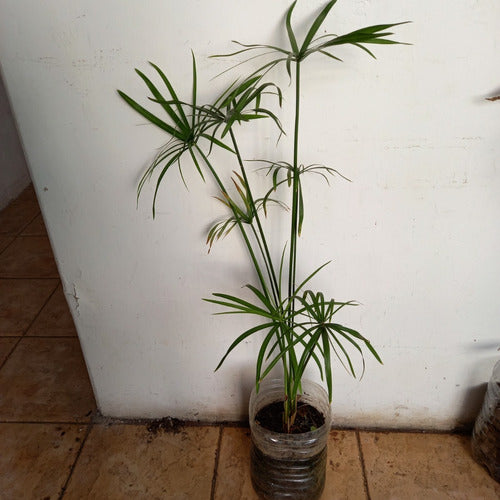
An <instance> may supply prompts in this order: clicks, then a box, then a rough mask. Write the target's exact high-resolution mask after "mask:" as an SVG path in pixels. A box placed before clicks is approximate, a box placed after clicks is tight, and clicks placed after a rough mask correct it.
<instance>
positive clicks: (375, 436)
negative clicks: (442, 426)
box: [361, 433, 500, 500]
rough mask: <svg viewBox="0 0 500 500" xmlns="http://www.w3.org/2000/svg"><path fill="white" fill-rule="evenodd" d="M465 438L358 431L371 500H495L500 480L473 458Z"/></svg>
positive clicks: (497, 496) (499, 496) (498, 492)
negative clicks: (495, 478)
mask: <svg viewBox="0 0 500 500" xmlns="http://www.w3.org/2000/svg"><path fill="white" fill-rule="evenodd" d="M469 439H470V438H469V437H467V436H457V435H450V434H446V435H445V434H411V433H390V434H389V433H361V445H362V450H363V456H364V461H365V468H366V476H367V481H368V489H369V492H370V495H371V498H372V499H373V500H377V499H381V500H382V499H383V500H390V499H394V500H395V499H405V500H410V499H415V500H421V499H423V498H425V499H426V500H433V499H435V500H444V499H448V498H449V499H454V500H459V499H462V500H474V499H477V500H489V499H491V500H497V499H498V498H500V484H498V483H496V482H495V481H494V480H493V479H492V478H490V477H489V476H488V474H487V472H486V471H485V470H484V469H483V468H482V467H480V466H479V465H478V464H476V463H475V462H474V460H473V459H472V457H471V454H470V444H469Z"/></svg>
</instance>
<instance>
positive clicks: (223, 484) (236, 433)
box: [215, 427, 366, 500]
mask: <svg viewBox="0 0 500 500" xmlns="http://www.w3.org/2000/svg"><path fill="white" fill-rule="evenodd" d="M250 442H251V440H250V431H249V430H248V429H239V428H230V427H226V428H224V430H223V434H222V441H221V449H220V456H219V466H218V469H217V482H216V490H215V498H216V499H219V500H225V499H226V498H231V499H234V500H258V496H257V494H256V493H255V492H254V490H253V487H252V482H251V479H250ZM321 498H322V499H323V500H335V499H339V500H340V499H342V500H349V499H352V500H358V499H365V498H366V495H365V491H364V484H363V471H362V468H361V460H360V457H359V450H358V444H357V439H356V434H355V432H347V431H332V432H331V433H330V436H329V439H328V457H327V469H326V484H325V490H324V492H323V495H322V497H321Z"/></svg>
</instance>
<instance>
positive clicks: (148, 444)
mask: <svg viewBox="0 0 500 500" xmlns="http://www.w3.org/2000/svg"><path fill="white" fill-rule="evenodd" d="M218 435H219V429H218V428H217V427H185V428H183V429H180V432H177V433H165V432H159V433H157V434H156V435H155V434H152V433H150V432H148V430H147V428H146V426H145V425H113V426H111V427H108V426H105V425H96V426H95V427H94V428H93V429H92V431H91V433H90V435H89V437H88V439H87V441H86V443H85V446H84V448H83V451H82V454H81V455H80V458H79V459H78V462H77V465H76V467H75V470H74V472H73V475H72V477H71V480H70V482H69V484H68V489H67V492H66V495H65V496H64V500H70V499H74V500H80V499H82V498H85V499H96V500H97V499H98V500H101V499H103V498H105V499H106V500H115V499H116V500H122V499H124V498H133V499H144V500H146V499H148V500H150V499H158V500H159V499H164V498H168V499H178V500H181V499H186V500H188V499H189V500H198V499H199V500H204V499H207V500H208V499H209V498H210V492H211V486H212V475H213V470H214V463H215V453H216V448H217V442H218ZM227 498H230V497H227Z"/></svg>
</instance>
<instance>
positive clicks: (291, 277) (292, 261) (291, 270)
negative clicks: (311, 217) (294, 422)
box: [285, 60, 300, 427]
mask: <svg viewBox="0 0 500 500" xmlns="http://www.w3.org/2000/svg"><path fill="white" fill-rule="evenodd" d="M299 122H300V61H299V60H297V61H296V62H295V126H294V133H293V185H292V222H291V227H290V256H289V262H288V265H289V266H288V299H289V300H290V304H289V307H290V310H291V313H290V318H291V319H290V325H289V326H290V330H291V331H292V332H293V321H294V320H293V318H294V298H293V297H294V296H295V287H296V281H295V274H296V270H297V237H298V225H299V216H298V210H299V182H300V180H299V164H298V157H299ZM292 340H293V339H292ZM293 351H294V350H293V349H291V350H290V351H289V355H288V356H289V358H290V363H289V367H290V370H292V371H293V366H294V364H293V362H292V356H294V354H295V353H294V352H293ZM290 375H291V376H289V377H287V382H288V384H287V385H286V386H285V391H286V396H287V399H286V401H285V419H286V421H287V425H288V427H289V426H290V423H291V422H290V420H291V418H293V415H294V413H295V409H296V408H295V407H296V403H297V401H296V398H295V396H294V394H293V392H294V391H293V386H294V385H295V380H294V379H295V376H294V374H293V373H291V374H290Z"/></svg>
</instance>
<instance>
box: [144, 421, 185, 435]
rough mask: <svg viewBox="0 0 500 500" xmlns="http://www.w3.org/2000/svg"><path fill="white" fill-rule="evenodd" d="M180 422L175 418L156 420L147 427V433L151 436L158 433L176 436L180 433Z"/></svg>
mask: <svg viewBox="0 0 500 500" xmlns="http://www.w3.org/2000/svg"><path fill="white" fill-rule="evenodd" d="M181 427H182V422H181V421H180V420H178V419H177V418H172V417H165V418H161V419H158V420H153V421H152V422H149V423H148V425H147V429H148V432H150V433H151V434H154V435H156V434H158V433H159V432H171V433H173V434H177V433H178V432H180V430H181Z"/></svg>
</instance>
